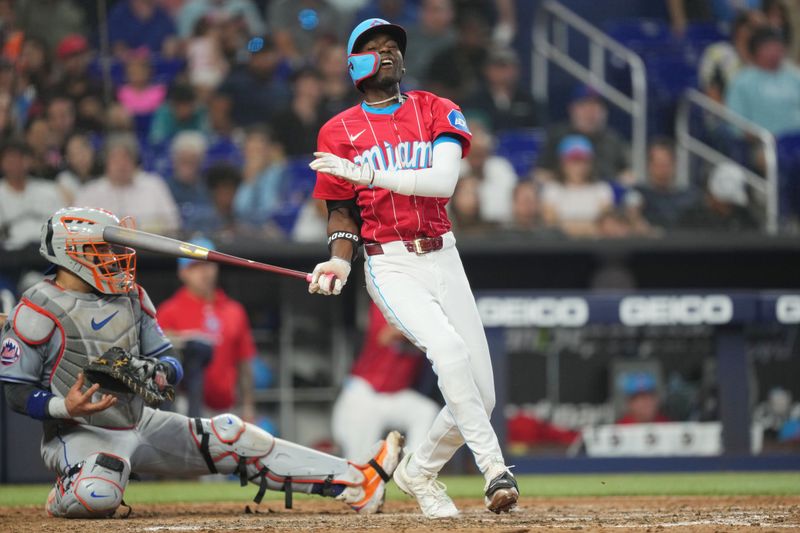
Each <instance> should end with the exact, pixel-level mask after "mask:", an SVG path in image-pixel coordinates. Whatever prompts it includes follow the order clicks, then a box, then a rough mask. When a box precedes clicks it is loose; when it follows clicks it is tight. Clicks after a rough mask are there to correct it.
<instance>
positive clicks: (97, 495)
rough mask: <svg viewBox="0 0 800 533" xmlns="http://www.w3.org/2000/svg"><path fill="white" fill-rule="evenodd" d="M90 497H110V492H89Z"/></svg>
mask: <svg viewBox="0 0 800 533" xmlns="http://www.w3.org/2000/svg"><path fill="white" fill-rule="evenodd" d="M90 496H91V497H92V498H110V497H111V494H95V493H94V491H92V492H91V493H90Z"/></svg>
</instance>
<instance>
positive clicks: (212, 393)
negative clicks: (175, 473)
mask: <svg viewBox="0 0 800 533" xmlns="http://www.w3.org/2000/svg"><path fill="white" fill-rule="evenodd" d="M156 317H157V319H158V323H159V324H160V325H161V327H162V328H164V329H165V330H168V331H177V332H181V333H184V334H187V335H191V333H192V332H197V333H199V334H200V335H202V336H204V337H212V338H213V339H214V341H215V342H214V355H213V356H212V358H211V362H210V363H209V365H208V366H207V367H206V371H205V380H204V381H203V395H204V396H205V398H204V399H205V404H206V406H208V407H210V408H211V409H215V410H225V409H230V408H231V407H233V406H234V405H235V403H236V400H237V398H236V396H237V394H236V391H237V390H238V388H239V387H238V380H239V363H240V362H241V361H247V360H250V359H252V358H253V357H254V356H255V355H256V345H255V343H254V342H253V334H252V332H251V331H250V320H249V319H248V318H247V313H246V312H245V310H244V307H242V304H240V303H239V302H237V301H235V300H232V299H231V298H229V297H228V296H227V295H226V294H225V293H224V292H223V291H222V290H220V289H217V291H216V292H215V293H214V300H213V301H212V302H206V301H204V300H201V299H200V298H198V297H197V296H195V295H193V294H192V293H191V292H189V291H188V290H187V289H186V288H185V287H181V288H180V289H178V291H177V292H176V293H175V294H174V295H172V297H171V298H169V299H168V300H166V301H165V302H164V303H162V304H161V305H160V306H159V307H158V310H157V313H156Z"/></svg>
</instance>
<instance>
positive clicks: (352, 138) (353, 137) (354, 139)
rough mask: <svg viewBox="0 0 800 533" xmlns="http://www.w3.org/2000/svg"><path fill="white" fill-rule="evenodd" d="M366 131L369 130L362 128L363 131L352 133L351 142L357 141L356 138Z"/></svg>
mask: <svg viewBox="0 0 800 533" xmlns="http://www.w3.org/2000/svg"><path fill="white" fill-rule="evenodd" d="M365 131H367V130H365V129H364V130H361V131H359V132H358V133H356V134H355V135H350V142H351V143H352V142H355V141H356V139H358V138H359V137H361V134H362V133H364V132H365Z"/></svg>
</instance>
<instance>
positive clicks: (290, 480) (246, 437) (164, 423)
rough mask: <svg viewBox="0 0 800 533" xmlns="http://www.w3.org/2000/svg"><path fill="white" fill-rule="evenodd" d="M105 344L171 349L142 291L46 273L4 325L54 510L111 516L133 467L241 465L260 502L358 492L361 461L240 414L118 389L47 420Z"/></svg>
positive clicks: (181, 471) (2, 358)
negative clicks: (89, 410) (105, 401)
mask: <svg viewBox="0 0 800 533" xmlns="http://www.w3.org/2000/svg"><path fill="white" fill-rule="evenodd" d="M112 346H119V347H121V348H124V349H125V350H127V351H128V352H129V353H131V354H132V355H136V356H158V355H159V354H163V353H165V352H167V351H169V350H170V349H171V344H170V342H169V340H168V339H167V338H166V337H165V336H164V334H163V332H162V331H161V328H160V327H159V326H158V323H157V322H156V319H155V309H154V307H153V304H152V303H151V302H150V299H149V298H148V296H147V294H146V293H145V292H144V290H143V289H142V288H141V287H138V286H137V290H135V291H132V292H131V293H128V294H124V295H103V294H98V293H88V294H87V293H77V292H70V291H64V290H62V289H60V288H59V287H57V286H56V285H55V284H54V283H53V282H52V281H50V280H45V281H42V282H40V283H37V284H36V285H34V286H33V287H31V288H30V289H29V290H28V291H26V292H25V294H24V295H23V297H22V299H21V301H20V303H19V304H18V305H17V306H16V307H15V308H14V310H13V311H12V313H11V314H10V315H9V319H8V321H7V323H6V324H5V326H4V327H3V329H2V332H1V333H0V381H3V382H6V383H8V384H26V385H33V386H34V387H36V389H34V391H35V392H33V393H31V394H30V397H29V398H28V399H27V402H26V409H25V411H26V414H28V415H29V416H32V417H34V418H38V419H41V420H43V423H44V436H43V438H42V458H43V459H44V461H45V464H46V465H47V467H48V468H49V469H51V470H52V471H54V472H55V473H56V474H57V475H58V476H59V479H58V481H57V482H56V485H55V487H54V488H53V490H52V491H51V493H50V496H49V498H48V503H47V509H48V512H49V513H50V514H52V515H55V516H66V517H87V516H110V515H112V514H113V513H114V511H115V510H116V509H117V507H118V506H119V505H120V503H121V502H122V496H123V492H124V490H125V486H126V484H127V481H128V477H129V476H130V473H131V472H132V471H133V472H137V473H151V474H161V475H167V476H187V475H189V476H191V475H202V474H207V473H209V471H210V472H213V473H217V472H219V473H222V474H230V473H234V472H238V473H239V474H240V476H241V479H242V482H243V483H245V480H247V479H249V480H250V481H253V482H255V483H258V484H259V485H260V490H259V495H258V496H257V500H258V501H260V496H263V492H264V490H266V489H268V488H269V489H273V490H284V491H286V492H287V502H290V499H289V498H288V495H290V494H291V492H292V491H295V492H306V493H310V492H315V493H320V494H324V495H329V496H338V497H339V498H340V499H343V500H345V501H346V502H347V503H350V504H351V506H353V503H356V502H357V501H359V491H360V492H361V495H362V496H363V489H362V488H361V486H360V484H361V483H362V481H363V479H364V475H363V474H362V472H361V470H362V468H359V467H356V466H354V465H352V464H350V463H349V462H348V461H346V460H344V459H339V458H337V457H333V456H330V455H327V454H324V453H320V452H317V451H315V450H311V449H308V448H304V447H302V446H299V445H296V444H293V443H291V442H287V441H284V440H282V439H278V438H275V437H273V436H272V435H270V434H269V433H266V432H265V431H263V430H261V429H260V428H258V427H256V426H253V425H252V424H249V423H245V422H243V421H242V420H241V419H240V418H239V417H237V416H235V415H227V414H226V415H219V416H216V417H214V418H211V419H200V418H187V417H185V416H183V415H180V414H177V413H172V412H167V411H160V410H156V409H151V408H149V407H146V406H144V404H143V401H142V400H141V398H139V397H137V396H135V395H133V394H116V393H115V395H116V396H117V398H118V401H117V403H116V405H114V406H113V407H111V408H109V409H107V410H105V411H102V412H100V413H97V414H95V415H92V416H90V417H88V418H87V419H55V418H52V417H51V416H50V414H49V411H48V409H47V402H48V401H49V400H50V398H51V396H57V397H62V398H63V397H65V396H66V394H67V393H68V391H69V389H70V387H72V385H73V384H74V383H75V380H76V379H77V375H78V373H79V372H80V371H81V369H82V368H83V367H85V366H86V365H87V364H88V363H89V362H91V361H93V360H94V359H96V358H97V357H99V356H100V355H102V354H103V353H104V352H105V351H106V350H108V349H109V348H111V347H112ZM90 385H91V384H86V385H85V387H84V391H85V390H86V389H87V388H88V387H89V386H90ZM11 386H12V387H13V385H11ZM102 394H103V390H102V389H101V390H100V391H98V393H97V395H96V396H95V398H94V401H97V400H98V399H99V398H100V395H102ZM319 480H324V483H319ZM354 508H355V506H354Z"/></svg>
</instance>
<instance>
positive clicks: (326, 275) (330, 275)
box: [306, 274, 336, 283]
mask: <svg viewBox="0 0 800 533" xmlns="http://www.w3.org/2000/svg"><path fill="white" fill-rule="evenodd" d="M320 277H323V278H324V277H330V278H332V279H331V283H333V282H334V281H335V279H334V278H336V276H334V275H333V274H323V275H322V276H320ZM311 278H312V274H306V282H307V283H311Z"/></svg>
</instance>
